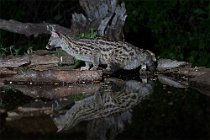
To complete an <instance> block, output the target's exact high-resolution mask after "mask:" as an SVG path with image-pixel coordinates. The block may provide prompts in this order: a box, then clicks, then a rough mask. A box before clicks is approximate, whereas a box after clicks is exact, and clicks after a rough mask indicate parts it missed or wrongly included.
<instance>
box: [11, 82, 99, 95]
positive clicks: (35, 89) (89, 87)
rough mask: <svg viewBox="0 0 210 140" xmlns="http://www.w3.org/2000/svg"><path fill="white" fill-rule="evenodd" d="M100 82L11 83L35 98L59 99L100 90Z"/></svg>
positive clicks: (15, 87) (13, 86)
mask: <svg viewBox="0 0 210 140" xmlns="http://www.w3.org/2000/svg"><path fill="white" fill-rule="evenodd" d="M100 86H101V85H100V84H99V83H98V84H92V83H88V84H73V85H70V86H52V85H49V86H31V85H11V87H12V88H14V89H16V90H19V91H21V92H22V93H23V94H25V95H27V96H31V97H34V98H40V97H41V98H46V99H58V98H61V97H66V96H70V95H77V94H84V95H90V94H94V93H95V92H98V90H99V88H100Z"/></svg>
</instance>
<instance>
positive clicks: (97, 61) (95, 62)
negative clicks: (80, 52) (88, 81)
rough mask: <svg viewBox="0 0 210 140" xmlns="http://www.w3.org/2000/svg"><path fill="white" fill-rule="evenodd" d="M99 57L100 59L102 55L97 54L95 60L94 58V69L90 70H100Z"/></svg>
mask: <svg viewBox="0 0 210 140" xmlns="http://www.w3.org/2000/svg"><path fill="white" fill-rule="evenodd" d="M99 57H100V54H99V53H97V54H96V55H95V56H94V58H93V67H92V68H91V69H90V70H97V69H98V66H99Z"/></svg>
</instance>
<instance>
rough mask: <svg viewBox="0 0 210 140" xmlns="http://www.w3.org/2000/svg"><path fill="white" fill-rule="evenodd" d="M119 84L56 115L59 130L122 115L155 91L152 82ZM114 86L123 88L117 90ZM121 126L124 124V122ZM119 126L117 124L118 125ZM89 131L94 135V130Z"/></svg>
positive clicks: (114, 85)
mask: <svg viewBox="0 0 210 140" xmlns="http://www.w3.org/2000/svg"><path fill="white" fill-rule="evenodd" d="M117 84H120V85H117V86H116V83H112V84H111V88H109V89H110V90H108V91H106V90H105V91H101V92H98V93H96V94H95V95H93V96H90V97H88V98H85V99H83V100H80V101H79V102H76V103H75V105H74V106H72V107H71V108H70V109H69V110H68V111H66V113H65V114H64V115H59V116H58V117H54V118H53V120H54V123H55V124H56V126H57V128H58V131H61V130H66V129H70V128H72V127H74V126H76V125H77V124H78V123H79V122H81V121H85V120H93V119H99V118H100V119H102V118H104V119H106V118H107V117H110V118H112V117H116V116H120V117H122V114H123V113H124V112H127V111H129V110H130V109H131V108H132V107H134V106H135V105H137V104H138V103H139V102H141V100H142V99H144V98H145V97H146V96H147V95H149V94H151V93H152V92H153V85H152V83H141V82H138V81H135V80H130V81H127V82H118V83H117ZM113 87H121V88H120V90H119V88H118V91H115V90H114V89H115V88H113ZM112 119H113V118H112ZM114 122H115V121H114ZM121 122H124V121H121ZM116 123H117V122H116ZM110 126H113V124H112V125H111V124H110ZM119 126H122V124H121V125H119ZM119 126H118V124H116V127H119ZM112 128H114V127H112ZM103 129H105V130H103V131H106V132H107V131H108V130H107V129H108V128H106V127H103ZM89 133H92V134H93V135H94V132H89ZM91 137H92V136H91Z"/></svg>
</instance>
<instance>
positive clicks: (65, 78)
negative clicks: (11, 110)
mask: <svg viewBox="0 0 210 140" xmlns="http://www.w3.org/2000/svg"><path fill="white" fill-rule="evenodd" d="M102 74H103V73H102V71H101V70H96V71H80V70H76V69H75V70H47V71H36V70H26V71H19V72H18V74H16V75H14V76H12V77H8V78H3V80H4V82H6V83H11V82H21V81H22V82H28V83H30V84H54V83H80V82H83V81H98V80H102Z"/></svg>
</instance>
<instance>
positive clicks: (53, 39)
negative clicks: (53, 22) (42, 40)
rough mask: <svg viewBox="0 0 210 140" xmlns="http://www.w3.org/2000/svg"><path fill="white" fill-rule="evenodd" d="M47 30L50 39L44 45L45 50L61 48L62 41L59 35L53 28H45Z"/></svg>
mask: <svg viewBox="0 0 210 140" xmlns="http://www.w3.org/2000/svg"><path fill="white" fill-rule="evenodd" d="M47 30H48V31H50V32H51V36H50V39H49V41H48V43H47V45H46V49H48V50H52V49H54V48H59V47H61V44H62V39H61V37H60V34H59V33H58V32H56V31H55V29H54V27H53V26H50V25H49V26H47Z"/></svg>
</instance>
